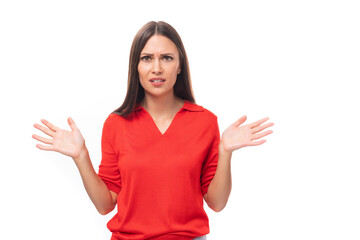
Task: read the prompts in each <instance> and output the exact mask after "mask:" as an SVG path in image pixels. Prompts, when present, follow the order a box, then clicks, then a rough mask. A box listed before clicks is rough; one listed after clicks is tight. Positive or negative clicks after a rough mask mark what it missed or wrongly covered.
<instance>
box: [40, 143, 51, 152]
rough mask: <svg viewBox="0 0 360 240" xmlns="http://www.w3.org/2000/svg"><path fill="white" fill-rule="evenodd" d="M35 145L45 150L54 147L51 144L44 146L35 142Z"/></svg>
mask: <svg viewBox="0 0 360 240" xmlns="http://www.w3.org/2000/svg"><path fill="white" fill-rule="evenodd" d="M36 147H37V148H39V149H41V150H45V151H54V148H53V146H52V145H49V146H46V145H41V144H36Z"/></svg>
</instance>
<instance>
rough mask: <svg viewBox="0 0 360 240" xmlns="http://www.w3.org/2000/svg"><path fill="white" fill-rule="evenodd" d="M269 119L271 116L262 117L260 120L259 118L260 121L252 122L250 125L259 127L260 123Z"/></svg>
mask: <svg viewBox="0 0 360 240" xmlns="http://www.w3.org/2000/svg"><path fill="white" fill-rule="evenodd" d="M269 119H270V118H269V117H266V118H262V119H260V120H258V121H256V122H253V123H250V124H249V126H250V128H254V127H257V126H259V125H260V124H262V123H264V122H266V121H267V120H269Z"/></svg>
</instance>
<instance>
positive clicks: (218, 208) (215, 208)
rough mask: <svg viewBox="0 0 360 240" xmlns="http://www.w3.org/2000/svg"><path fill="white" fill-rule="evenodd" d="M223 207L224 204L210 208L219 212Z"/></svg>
mask: <svg viewBox="0 0 360 240" xmlns="http://www.w3.org/2000/svg"><path fill="white" fill-rule="evenodd" d="M224 208H225V205H224V206H217V207H212V208H211V209H212V210H213V211H214V212H217V213H218V212H221V211H222V210H223V209H224Z"/></svg>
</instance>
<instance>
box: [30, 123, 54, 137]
mask: <svg viewBox="0 0 360 240" xmlns="http://www.w3.org/2000/svg"><path fill="white" fill-rule="evenodd" d="M33 126H34V127H35V128H37V129H39V130H40V131H42V132H43V133H45V134H47V135H49V136H50V137H53V136H54V134H53V131H51V130H50V129H48V128H46V127H44V126H41V125H40V124H37V123H35V124H34V125H33Z"/></svg>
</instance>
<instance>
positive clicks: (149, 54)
mask: <svg viewBox="0 0 360 240" xmlns="http://www.w3.org/2000/svg"><path fill="white" fill-rule="evenodd" d="M140 55H147V56H154V54H152V53H141V54H140ZM166 55H173V56H175V54H174V53H163V54H160V56H166Z"/></svg>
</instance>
